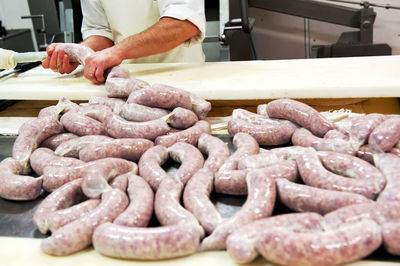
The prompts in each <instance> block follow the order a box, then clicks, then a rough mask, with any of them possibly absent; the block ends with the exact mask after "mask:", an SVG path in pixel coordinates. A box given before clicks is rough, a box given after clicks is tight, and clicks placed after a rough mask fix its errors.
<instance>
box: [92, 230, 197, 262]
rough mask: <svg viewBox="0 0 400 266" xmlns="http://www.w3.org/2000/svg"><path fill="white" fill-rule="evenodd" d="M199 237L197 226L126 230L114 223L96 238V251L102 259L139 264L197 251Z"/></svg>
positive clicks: (96, 233) (94, 241)
mask: <svg viewBox="0 0 400 266" xmlns="http://www.w3.org/2000/svg"><path fill="white" fill-rule="evenodd" d="M199 242H200V233H199V232H198V230H196V224H191V223H180V224H175V225H169V226H161V227H149V228H140V227H126V226H121V225H116V224H112V223H105V224H103V225H101V226H99V227H98V228H97V229H96V231H95V232H94V235H93V246H94V248H95V250H96V251H97V252H99V253H101V254H103V255H106V256H111V257H117V258H123V259H139V260H158V259H170V258H178V257H182V256H187V255H190V254H193V253H195V252H196V251H197V249H198V246H199Z"/></svg>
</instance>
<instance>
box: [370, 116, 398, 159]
mask: <svg viewBox="0 0 400 266" xmlns="http://www.w3.org/2000/svg"><path fill="white" fill-rule="evenodd" d="M399 140H400V118H399V117H394V118H389V119H387V120H385V121H383V122H382V123H381V124H379V125H378V126H377V127H376V128H375V129H374V131H372V133H371V134H370V135H369V138H368V144H369V147H370V149H371V151H372V152H373V153H379V152H386V151H390V150H391V149H392V148H393V146H395V145H396V143H397V142H399Z"/></svg>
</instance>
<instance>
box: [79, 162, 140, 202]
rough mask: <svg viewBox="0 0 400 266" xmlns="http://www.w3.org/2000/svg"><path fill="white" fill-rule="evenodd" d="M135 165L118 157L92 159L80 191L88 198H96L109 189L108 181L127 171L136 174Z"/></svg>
mask: <svg viewBox="0 0 400 266" xmlns="http://www.w3.org/2000/svg"><path fill="white" fill-rule="evenodd" d="M137 171H138V170H137V165H136V164H135V163H134V162H130V161H127V160H124V159H120V158H105V159H100V160H96V161H94V165H93V166H92V167H89V168H88V169H86V171H85V173H84V176H83V181H82V191H83V193H84V194H85V195H86V196H87V197H88V198H97V197H99V196H100V195H101V194H102V193H104V192H105V191H107V190H109V189H110V186H109V185H108V181H109V180H110V179H112V178H114V177H116V176H119V175H123V174H125V173H127V172H132V173H133V174H137Z"/></svg>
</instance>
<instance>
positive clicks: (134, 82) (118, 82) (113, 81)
mask: <svg viewBox="0 0 400 266" xmlns="http://www.w3.org/2000/svg"><path fill="white" fill-rule="evenodd" d="M105 87H106V92H107V96H108V97H117V98H127V97H128V96H129V94H131V92H132V91H136V90H140V89H143V88H146V87H150V84H149V83H147V82H146V81H144V80H140V79H136V78H129V79H128V78H119V77H110V76H108V77H107V80H106V84H105Z"/></svg>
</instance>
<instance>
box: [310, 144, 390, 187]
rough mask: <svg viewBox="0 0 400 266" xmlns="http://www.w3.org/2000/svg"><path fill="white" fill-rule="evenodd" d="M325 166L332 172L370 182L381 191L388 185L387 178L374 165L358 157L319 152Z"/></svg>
mask: <svg viewBox="0 0 400 266" xmlns="http://www.w3.org/2000/svg"><path fill="white" fill-rule="evenodd" d="M317 153H318V157H319V159H320V160H321V162H322V164H323V166H324V167H325V168H327V169H329V170H330V171H332V172H334V173H336V174H339V175H342V176H348V177H351V178H354V179H362V180H370V181H373V182H374V183H375V186H376V188H377V189H378V190H379V191H381V190H382V189H383V188H384V187H385V185H386V178H385V176H384V175H383V174H382V172H381V171H380V170H379V169H378V168H376V167H374V166H373V165H371V164H369V163H367V162H365V161H364V160H362V159H359V158H357V157H354V156H351V155H347V154H343V153H337V152H328V151H323V152H321V151H320V152H317Z"/></svg>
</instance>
